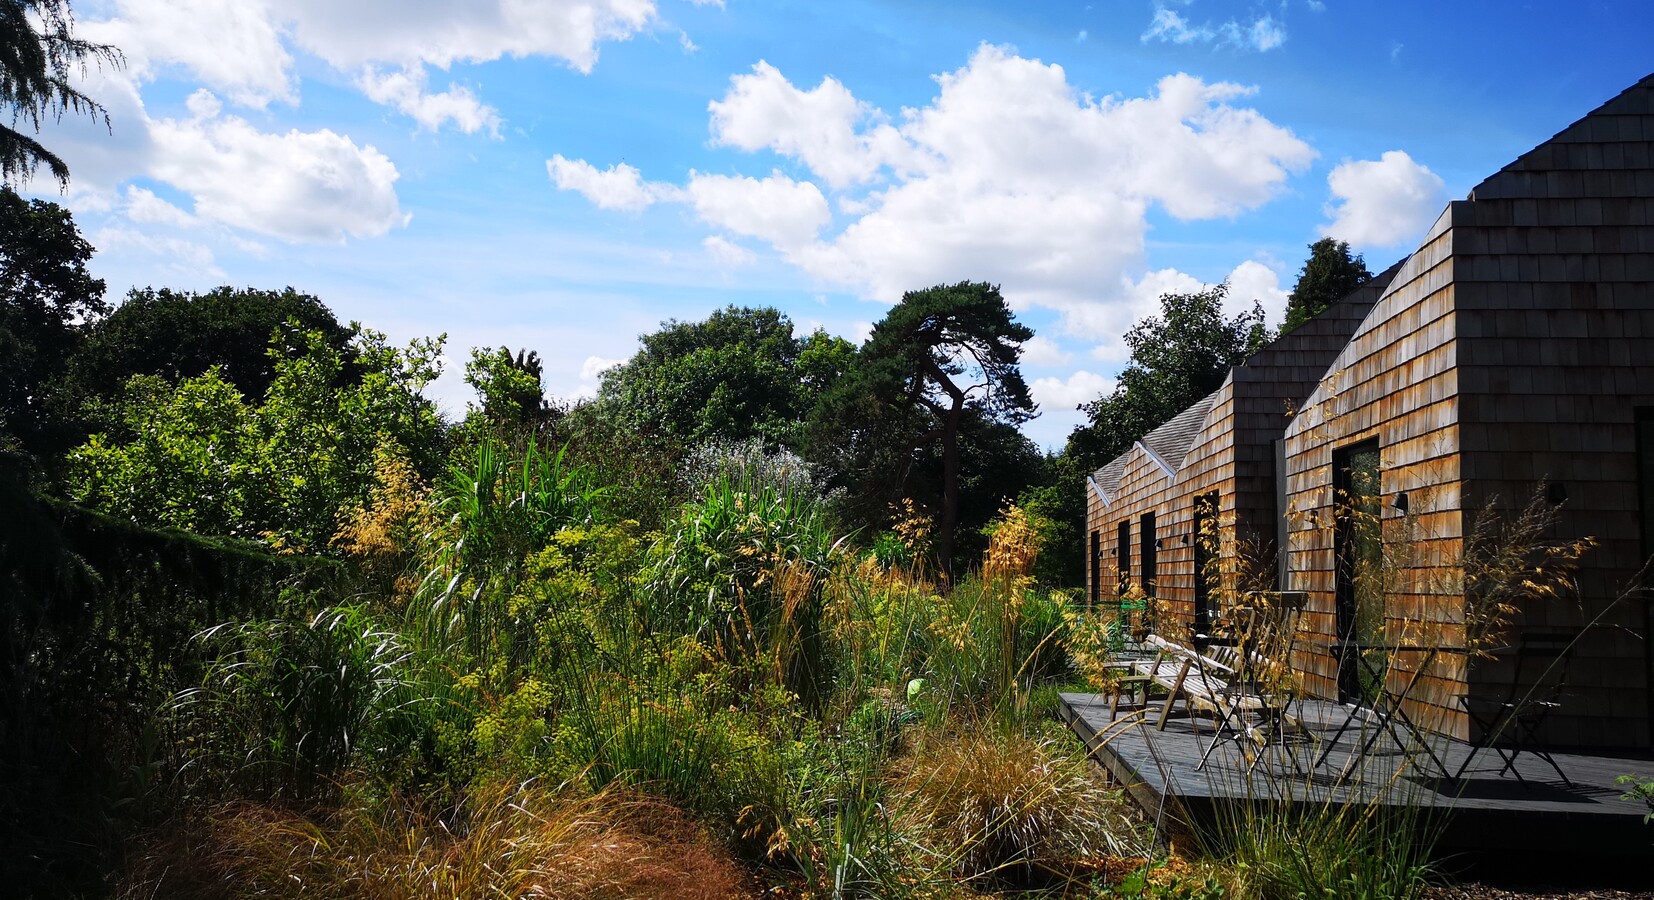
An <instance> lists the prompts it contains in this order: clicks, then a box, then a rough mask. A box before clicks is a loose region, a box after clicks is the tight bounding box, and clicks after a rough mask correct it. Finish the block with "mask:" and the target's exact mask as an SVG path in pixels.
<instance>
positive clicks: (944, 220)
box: [554, 45, 1315, 337]
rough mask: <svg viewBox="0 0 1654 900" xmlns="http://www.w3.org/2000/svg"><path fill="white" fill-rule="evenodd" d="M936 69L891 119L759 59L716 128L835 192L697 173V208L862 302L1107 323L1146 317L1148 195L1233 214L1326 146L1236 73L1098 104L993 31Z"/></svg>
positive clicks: (1184, 207)
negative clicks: (925, 94) (942, 302)
mask: <svg viewBox="0 0 1654 900" xmlns="http://www.w3.org/2000/svg"><path fill="white" fill-rule="evenodd" d="M936 82H937V94H936V96H935V97H934V99H932V100H931V102H930V103H929V104H927V105H925V106H923V107H922V108H917V109H904V110H902V112H901V119H900V124H898V125H893V124H891V119H890V117H888V116H887V115H885V114H884V113H883V112H881V111H880V110H877V109H874V108H872V107H870V106H869V105H867V104H865V103H863V102H861V101H859V100H857V99H856V98H855V97H854V95H853V94H852V93H851V92H850V90H849V89H848V88H847V87H845V86H844V85H842V84H840V83H839V82H837V81H835V80H832V79H826V80H824V81H822V82H821V83H820V84H819V85H817V86H816V87H814V88H812V89H810V90H800V89H798V88H796V87H795V86H793V85H792V84H791V83H789V82H788V81H787V80H786V78H785V76H784V75H783V74H782V73H781V72H779V71H778V70H776V69H775V68H773V67H771V66H768V65H767V64H764V63H760V64H758V65H757V66H755V67H754V68H753V71H752V72H751V73H750V74H741V75H737V76H735V77H734V78H732V79H731V82H730V88H729V91H728V92H727V93H726V94H725V96H724V97H723V98H722V99H721V100H719V101H716V102H714V103H712V104H711V106H710V119H711V127H712V132H713V136H714V140H715V141H716V142H718V143H721V144H723V145H726V146H731V147H735V148H738V149H742V150H748V151H757V150H771V151H774V152H776V153H779V154H781V155H783V156H786V157H788V158H790V159H792V160H795V161H796V162H798V163H799V164H801V165H802V166H803V168H804V169H806V170H807V172H808V176H809V177H810V178H813V179H815V180H816V181H819V182H820V183H821V184H823V185H825V186H826V187H827V188H828V189H831V190H834V191H835V194H834V197H833V203H832V204H831V205H829V203H828V202H827V198H826V195H824V194H823V193H822V191H821V189H820V188H818V187H817V185H816V184H815V183H812V181H810V180H794V179H793V178H792V177H789V176H787V175H783V174H781V173H779V172H775V173H772V174H771V175H770V176H769V177H768V178H765V179H762V180H757V179H754V178H750V177H739V176H727V175H706V174H702V173H697V172H691V173H690V174H689V181H688V186H687V187H686V188H684V189H683V191H684V194H685V195H686V196H687V198H688V199H689V200H690V201H691V202H693V203H694V205H695V208H696V211H697V213H698V214H700V216H701V218H702V219H704V220H705V221H707V222H710V223H712V224H714V225H716V226H718V227H720V228H722V229H725V230H727V231H729V232H731V233H734V234H738V235H744V236H749V237H757V238H760V239H762V240H765V241H768V242H770V243H771V244H772V245H774V246H775V247H776V248H777V249H779V250H781V252H782V257H783V259H785V260H787V261H788V262H790V263H792V264H794V265H796V266H798V267H800V268H802V269H803V270H805V271H806V272H808V273H809V274H811V275H813V276H815V277H816V278H818V279H820V280H821V281H822V282H824V283H827V284H836V285H841V286H844V287H847V288H849V289H851V290H854V291H856V292H859V293H860V294H861V295H863V296H864V297H868V298H872V299H880V300H884V301H887V302H888V301H893V300H894V299H895V298H896V297H899V296H900V295H901V293H902V292H903V291H905V290H910V289H914V288H920V287H924V286H926V285H931V284H938V283H944V282H953V281H958V280H959V279H961V278H971V279H980V280H986V281H991V282H995V283H999V284H1001V285H1003V286H1004V290H1005V294H1006V296H1007V297H1008V298H1009V299H1010V300H1011V301H1012V303H1013V304H1016V305H1017V306H1018V307H1019V308H1022V307H1026V306H1028V305H1039V306H1045V307H1047V308H1051V309H1055V310H1058V311H1060V312H1061V313H1063V316H1064V323H1065V327H1067V328H1068V329H1069V330H1071V331H1073V332H1076V333H1080V334H1085V335H1090V336H1097V337H1116V336H1118V335H1119V334H1120V333H1121V332H1122V331H1123V329H1124V328H1126V327H1129V326H1130V324H1131V323H1132V322H1133V321H1134V320H1135V318H1134V316H1135V314H1136V313H1137V312H1138V311H1139V309H1138V306H1137V305H1135V304H1134V302H1133V294H1132V290H1131V288H1132V285H1133V283H1134V281H1135V280H1136V279H1134V278H1133V277H1132V275H1133V270H1134V269H1135V268H1136V267H1137V266H1139V265H1140V264H1141V260H1142V258H1143V252H1144V235H1145V233H1146V231H1147V229H1148V221H1147V216H1148V213H1149V210H1150V208H1151V207H1153V206H1159V207H1160V208H1162V209H1163V210H1165V211H1166V212H1167V213H1169V214H1171V215H1172V216H1174V217H1177V218H1180V219H1204V218H1213V217H1219V216H1236V215H1239V214H1241V213H1243V212H1246V211H1247V210H1250V209H1253V208H1255V207H1257V206H1259V205H1261V204H1263V203H1265V202H1268V201H1269V200H1270V199H1271V198H1272V197H1274V196H1275V195H1276V194H1277V193H1279V191H1280V190H1281V187H1282V185H1283V184H1284V183H1285V181H1286V180H1287V178H1288V177H1289V176H1290V175H1291V174H1293V173H1296V172H1300V171H1302V170H1303V169H1305V168H1306V167H1307V166H1308V165H1309V163H1310V161H1311V160H1312V159H1313V158H1314V157H1315V151H1314V150H1313V149H1311V148H1310V147H1309V145H1308V144H1305V143H1304V142H1303V141H1301V140H1299V139H1298V138H1297V137H1296V136H1294V135H1293V134H1292V132H1291V131H1289V130H1287V129H1285V128H1283V127H1281V126H1278V125H1276V124H1274V123H1272V122H1270V121H1269V120H1267V119H1265V118H1264V117H1263V116H1262V115H1260V114H1259V113H1258V112H1257V111H1255V110H1253V109H1249V108H1245V107H1243V106H1239V105H1236V104H1235V103H1234V102H1233V101H1235V100H1237V99H1238V98H1242V97H1245V96H1247V95H1249V94H1250V93H1252V89H1250V88H1246V87H1242V86H1240V85H1236V84H1229V83H1211V84H1209V83H1207V82H1204V81H1202V80H1201V79H1199V78H1195V77H1193V76H1190V75H1184V74H1178V75H1172V76H1168V77H1166V78H1163V79H1161V81H1160V82H1159V84H1158V85H1157V86H1156V89H1155V90H1154V92H1153V93H1152V94H1150V95H1149V96H1147V97H1140V98H1117V97H1104V98H1101V99H1096V98H1093V97H1091V96H1090V95H1088V94H1085V93H1084V92H1082V91H1081V90H1079V89H1078V88H1076V87H1075V86H1074V85H1072V84H1070V83H1069V81H1068V79H1067V75H1066V73H1065V72H1064V71H1063V69H1062V68H1061V67H1060V66H1056V65H1046V64H1044V63H1041V62H1039V61H1038V60H1031V59H1025V58H1023V57H1021V56H1018V55H1016V53H1015V52H1014V51H1012V50H1009V49H1007V48H1001V47H994V46H988V45H983V46H982V47H980V48H978V50H977V51H976V52H975V53H974V54H973V55H972V56H971V59H970V61H969V63H968V64H967V65H965V66H964V67H963V68H960V69H958V70H956V71H953V72H949V73H944V74H942V75H939V76H937V78H936ZM1030 135H1037V136H1038V139H1037V140H1031V139H1030ZM571 165H574V164H571ZM578 165H579V166H584V167H585V169H583V170H582V172H589V173H595V172H596V171H597V170H596V169H595V168H592V167H591V166H590V165H589V164H587V163H584V162H579V163H578ZM618 168H619V167H617V169H618ZM555 177H557V176H556V175H555V173H554V178H555ZM568 180H569V182H570V184H569V185H566V186H567V187H568V188H569V189H576V190H580V189H581V188H579V187H577V186H575V183H576V182H577V181H580V179H573V178H570V179H568ZM587 180H589V178H588V179H587ZM560 185H561V182H560ZM665 190H668V188H667V187H666V186H665V185H658V184H654V185H651V184H646V183H644V182H642V180H641V178H640V177H636V176H635V173H634V174H631V175H628V176H627V181H626V191H625V192H624V193H625V194H626V195H627V196H631V197H635V198H638V199H637V201H636V202H638V203H642V202H643V199H642V198H644V197H650V198H660V199H665V197H664V194H659V193H651V191H662V192H663V191H665ZM583 192H584V191H583ZM588 196H592V194H590V193H588ZM673 199H682V198H673ZM594 202H597V201H596V200H595V199H594ZM835 208H836V209H837V210H838V213H839V215H840V216H841V218H840V219H839V220H837V223H836V224H838V225H840V226H841V227H838V228H836V229H834V228H833V227H832V226H834V225H835V220H834V217H833V209H835ZM1156 296H1158V295H1156ZM1150 299H1151V300H1152V299H1153V298H1150Z"/></svg>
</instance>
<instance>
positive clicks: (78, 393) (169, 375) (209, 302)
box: [68, 286, 355, 402]
mask: <svg viewBox="0 0 1654 900" xmlns="http://www.w3.org/2000/svg"><path fill="white" fill-rule="evenodd" d="M289 323H296V327H297V329H298V330H299V331H301V332H315V333H316V334H319V335H321V339H322V340H323V341H324V342H326V343H327V345H328V346H329V347H331V348H332V349H333V350H335V351H337V352H340V353H342V354H344V356H343V362H344V368H343V369H341V374H342V375H344V376H345V377H351V376H352V375H353V374H355V373H354V372H353V370H352V366H353V365H354V363H353V354H354V351H352V350H351V349H349V348H350V340H351V334H352V332H351V330H350V328H348V327H346V326H345V325H341V324H340V323H339V320H338V319H337V318H335V317H334V315H333V311H332V310H330V309H328V308H327V307H326V306H325V305H324V304H323V303H322V301H320V300H318V299H316V298H315V297H313V296H311V295H309V294H301V293H299V292H298V291H295V290H293V289H292V288H290V287H289V288H285V289H283V290H280V291H269V290H258V289H255V288H232V287H228V286H226V287H220V288H215V289H214V290H211V291H209V292H207V293H205V294H197V293H193V292H190V291H173V290H169V289H167V288H162V289H160V290H155V289H153V288H143V289H134V290H133V291H132V292H131V293H129V294H128V295H127V298H126V301H125V302H124V303H122V304H121V305H120V306H119V307H117V308H116V309H115V311H114V312H112V313H110V314H109V316H108V317H107V318H105V319H103V320H102V321H101V322H98V323H97V325H96V326H95V327H94V328H92V330H91V333H90V335H89V336H88V338H87V341H86V344H85V346H84V347H82V348H81V350H80V352H78V353H77V354H76V355H75V358H74V360H73V361H72V363H71V365H70V372H69V388H68V390H69V392H70V394H71V395H72V396H73V397H74V398H75V399H76V400H78V401H82V402H84V401H87V400H98V399H110V398H113V397H116V396H118V395H119V394H120V391H121V389H122V387H123V386H124V385H125V384H126V382H127V380H128V379H130V378H131V377H132V376H134V375H155V376H158V377H160V378H162V379H165V380H166V381H168V382H174V383H176V382H179V381H183V380H185V379H188V378H194V377H196V376H199V375H203V374H205V373H206V371H207V370H208V369H210V368H212V367H214V366H217V367H218V368H219V369H220V370H221V374H222V377H223V378H224V379H225V380H226V381H228V382H229V383H230V384H232V385H234V386H235V388H236V389H237V390H238V391H240V392H241V393H242V394H243V395H244V396H246V397H247V398H249V399H250V400H253V401H258V400H261V399H263V398H264V394H265V392H266V391H268V390H269V389H270V385H271V383H272V382H274V381H275V378H276V367H277V363H278V362H279V360H278V359H277V358H275V357H272V356H271V354H270V336H271V335H272V334H274V333H276V332H277V331H279V330H285V329H287V328H288V327H289ZM284 346H293V347H295V348H297V347H300V346H302V344H297V343H295V344H290V345H289V344H284Z"/></svg>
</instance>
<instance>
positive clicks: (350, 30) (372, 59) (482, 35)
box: [276, 0, 655, 72]
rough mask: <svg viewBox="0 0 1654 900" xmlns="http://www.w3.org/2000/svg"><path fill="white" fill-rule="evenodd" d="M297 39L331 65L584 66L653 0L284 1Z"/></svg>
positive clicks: (638, 20)
mask: <svg viewBox="0 0 1654 900" xmlns="http://www.w3.org/2000/svg"><path fill="white" fill-rule="evenodd" d="M276 15H277V17H278V18H279V19H280V20H282V21H284V23H286V24H288V25H289V27H291V29H292V34H293V37H294V40H295V41H296V42H297V43H298V44H299V45H300V46H302V47H304V48H305V49H307V50H309V51H311V52H313V53H315V54H316V55H318V56H320V57H321V58H323V59H325V60H327V61H328V62H329V63H331V64H332V65H333V66H334V67H336V68H338V69H341V70H344V71H351V70H354V69H357V68H359V67H361V66H365V65H371V64H373V63H394V64H410V63H413V62H421V63H425V64H428V65H433V66H437V67H439V68H447V67H448V66H450V65H453V64H454V63H456V62H469V63H475V62H488V61H490V60H495V59H499V58H501V57H505V56H516V57H523V56H548V57H553V58H556V59H561V60H563V61H565V62H567V63H568V64H569V65H570V66H572V67H574V68H575V69H577V70H579V71H581V72H590V71H591V68H592V66H593V65H594V64H596V62H597V54H598V44H600V43H602V42H603V41H612V40H624V39H626V38H629V37H631V36H632V35H633V34H636V33H637V32H638V31H640V30H641V29H643V28H644V27H645V26H646V25H648V24H649V22H650V21H651V20H652V19H653V18H654V15H655V4H654V3H653V2H652V0H476V2H468V3H452V2H448V0H352V2H348V3H341V2H339V0H283V2H282V3H281V4H280V10H279V12H278V13H277V14H276Z"/></svg>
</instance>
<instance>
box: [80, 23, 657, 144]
mask: <svg viewBox="0 0 1654 900" xmlns="http://www.w3.org/2000/svg"><path fill="white" fill-rule="evenodd" d="M654 17H655V4H654V2H653V0H475V2H466V3H451V2H446V0H349V2H339V0H279V2H278V0H235V2H223V0H117V2H116V5H115V10H114V15H113V16H112V17H111V18H109V19H106V20H102V21H87V22H85V23H84V24H83V29H84V31H85V34H86V36H87V37H88V38H90V39H93V40H100V41H106V42H108V43H112V44H114V45H115V46H117V47H120V48H121V49H122V50H123V51H124V52H125V53H126V54H127V56H128V59H129V60H130V61H131V64H132V72H133V74H134V77H136V78H138V79H139V80H141V81H142V80H149V79H150V78H153V77H155V75H156V74H157V72H158V70H159V69H163V68H166V67H171V66H177V67H181V68H184V69H187V70H188V71H189V72H191V73H192V74H193V75H194V76H195V77H196V78H197V79H199V80H200V81H201V82H202V83H204V84H205V85H206V86H208V87H209V88H212V89H214V90H215V91H219V92H222V93H223V94H225V95H226V96H228V97H229V98H230V100H231V101H232V102H234V103H236V104H239V105H242V106H250V107H255V108H263V107H264V106H266V105H267V104H269V103H270V102H271V101H273V100H274V101H281V102H286V103H296V102H297V101H298V90H297V82H296V79H295V78H294V75H293V71H292V70H293V55H292V53H290V52H289V48H290V47H291V48H293V49H297V50H302V51H305V52H308V53H311V54H314V55H316V56H318V57H320V58H321V59H322V60H324V61H325V62H327V63H328V64H329V65H331V66H333V67H334V68H335V69H338V70H339V71H341V72H365V73H366V74H364V75H362V76H361V77H360V79H359V80H358V84H359V86H360V87H361V88H362V89H363V91H364V93H366V94H368V96H369V97H370V98H372V99H374V100H375V101H376V102H380V103H385V104H388V105H391V106H393V107H394V108H396V109H398V110H401V111H402V112H404V113H407V114H408V115H410V116H412V117H414V119H415V120H416V121H418V122H419V123H420V124H421V125H422V126H424V127H427V128H434V127H438V126H440V125H441V124H443V123H446V122H452V123H453V124H454V125H455V126H456V127H458V128H460V129H461V130H464V131H467V132H475V131H479V130H483V129H485V128H488V129H492V127H493V125H494V124H496V123H497V120H498V117H497V114H496V113H494V111H493V110H492V109H491V108H489V107H487V106H485V105H483V104H482V103H481V102H480V101H479V100H478V99H477V98H476V97H475V96H473V95H472V94H471V92H470V91H469V90H467V89H465V88H453V89H450V90H448V91H445V92H442V93H439V94H426V93H425V92H424V90H423V86H424V81H425V75H426V67H428V66H434V67H437V68H441V69H447V68H449V67H450V66H452V65H453V64H455V63H482V62H489V61H492V60H496V59H500V58H502V57H507V56H512V57H526V56H544V57H550V58H553V59H560V60H562V61H564V62H566V63H567V64H568V65H569V66H571V67H573V68H574V69H576V70H578V71H580V72H590V71H591V68H592V66H593V65H594V64H596V62H597V56H598V47H599V45H600V44H601V43H603V42H605V41H615V40H625V39H627V38H629V37H631V36H632V35H634V34H636V33H637V32H638V31H640V30H642V29H643V28H645V27H647V26H648V25H649V23H650V22H651V21H653V19H654ZM381 66H388V67H390V68H392V69H397V70H400V71H401V73H402V76H403V77H405V78H406V79H407V81H406V83H401V82H397V81H396V80H395V79H396V78H397V76H394V75H392V76H381V75H378V74H377V71H378V68H379V67H381ZM432 123H435V124H432Z"/></svg>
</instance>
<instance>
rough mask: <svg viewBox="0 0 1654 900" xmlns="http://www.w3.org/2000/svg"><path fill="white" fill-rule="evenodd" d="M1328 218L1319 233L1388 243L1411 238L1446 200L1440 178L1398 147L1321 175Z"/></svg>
mask: <svg viewBox="0 0 1654 900" xmlns="http://www.w3.org/2000/svg"><path fill="white" fill-rule="evenodd" d="M1327 186H1328V188H1329V189H1330V192H1331V194H1332V201H1331V202H1329V203H1328V204H1327V206H1326V209H1325V212H1326V214H1327V215H1328V216H1331V217H1332V221H1331V222H1328V223H1327V224H1325V225H1323V226H1321V233H1322V234H1324V235H1327V236H1330V237H1335V238H1338V239H1339V240H1342V241H1349V242H1350V243H1351V244H1354V245H1355V246H1358V247H1392V246H1395V245H1396V244H1399V243H1402V242H1403V241H1408V240H1413V239H1416V238H1418V237H1419V235H1421V234H1423V233H1424V230H1425V229H1426V228H1428V227H1429V226H1430V223H1431V222H1433V221H1435V218H1436V216H1438V215H1439V214H1440V213H1441V210H1442V206H1443V204H1444V203H1445V202H1446V193H1445V187H1446V184H1445V182H1443V181H1442V179H1441V176H1439V175H1437V174H1436V173H1434V172H1432V171H1430V169H1429V168H1428V167H1426V166H1424V165H1423V164H1421V163H1417V162H1414V161H1413V158H1412V157H1411V156H1408V155H1407V154H1406V153H1404V152H1402V151H1400V150H1388V151H1385V153H1384V154H1383V155H1381V156H1380V157H1379V158H1378V159H1376V160H1353V161H1346V162H1344V163H1341V164H1340V165H1339V166H1338V167H1337V168H1335V169H1333V170H1332V173H1331V174H1329V175H1328V176H1327Z"/></svg>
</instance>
